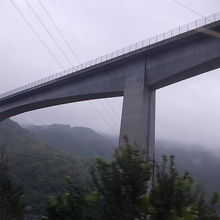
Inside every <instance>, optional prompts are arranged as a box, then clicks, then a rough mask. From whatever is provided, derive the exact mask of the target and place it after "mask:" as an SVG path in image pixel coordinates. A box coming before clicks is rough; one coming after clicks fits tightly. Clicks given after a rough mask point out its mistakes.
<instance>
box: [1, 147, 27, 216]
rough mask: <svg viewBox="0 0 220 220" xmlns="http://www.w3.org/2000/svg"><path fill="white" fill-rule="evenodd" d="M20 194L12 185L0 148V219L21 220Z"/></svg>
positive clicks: (6, 161) (2, 150)
mask: <svg viewBox="0 0 220 220" xmlns="http://www.w3.org/2000/svg"><path fill="white" fill-rule="evenodd" d="M23 208H24V207H23V203H22V192H21V191H20V189H19V188H18V187H17V186H15V185H14V184H13V183H12V180H11V177H10V173H9V168H8V159H7V157H6V152H5V148H4V147H0V219H17V220H20V219H22V214H23Z"/></svg>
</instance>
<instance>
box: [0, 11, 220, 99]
mask: <svg viewBox="0 0 220 220" xmlns="http://www.w3.org/2000/svg"><path fill="white" fill-rule="evenodd" d="M219 21H220V13H215V14H213V15H211V16H208V17H205V18H203V19H200V20H196V21H194V22H192V23H190V24H186V25H184V26H181V27H178V28H175V29H172V30H170V31H167V32H165V33H162V34H160V35H156V36H153V37H151V38H149V39H146V40H143V41H141V42H138V43H135V44H133V45H130V46H128V47H125V48H122V49H119V50H117V51H114V52H111V53H109V54H106V55H104V56H101V57H98V58H96V59H92V60H89V61H87V62H85V63H82V64H80V65H78V66H75V67H72V68H69V69H67V70H65V71H62V72H59V73H55V74H53V75H50V76H48V77H45V78H43V79H40V80H38V81H35V82H32V83H29V84H27V85H24V86H21V87H19V88H16V89H14V90H10V91H8V92H5V93H3V94H1V95H0V102H1V101H4V100H7V99H10V98H12V97H13V98H14V97H16V96H17V95H21V94H24V93H26V92H29V91H32V90H35V89H38V88H41V87H44V86H47V85H49V84H53V83H55V82H57V81H61V80H66V79H67V78H68V77H72V76H75V75H78V74H82V73H85V72H87V71H90V70H93V69H96V68H101V67H103V66H107V65H110V64H114V63H117V62H119V61H120V62H121V61H122V60H123V59H126V60H127V59H128V58H130V59H132V57H135V56H140V55H142V54H143V53H148V52H149V51H151V50H152V49H154V48H156V47H160V46H162V45H165V44H167V43H172V42H174V41H176V40H180V39H183V38H185V37H187V36H191V35H193V34H196V33H198V32H206V33H207V34H212V35H213V34H214V35H217V34H218V33H210V32H208V31H207V30H209V29H211V28H212V27H213V26H215V25H216V23H219ZM217 37H220V35H219V36H217Z"/></svg>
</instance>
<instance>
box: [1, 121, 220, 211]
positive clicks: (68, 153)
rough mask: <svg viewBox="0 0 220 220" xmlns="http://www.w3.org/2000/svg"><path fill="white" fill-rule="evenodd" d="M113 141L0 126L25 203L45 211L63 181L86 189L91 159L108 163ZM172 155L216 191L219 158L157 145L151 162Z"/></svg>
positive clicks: (64, 130)
mask: <svg viewBox="0 0 220 220" xmlns="http://www.w3.org/2000/svg"><path fill="white" fill-rule="evenodd" d="M113 143H117V137H113V136H112V137H111V136H105V135H103V134H102V135H101V134H98V133H97V132H95V131H93V130H92V129H89V128H83V127H70V126H69V125H60V124H55V125H48V126H35V125H32V126H28V127H26V128H25V129H23V128H21V127H20V126H19V125H18V124H16V123H15V122H13V121H11V120H5V121H2V122H0V145H3V144H6V146H7V153H8V157H9V161H10V167H11V174H12V176H13V179H14V181H15V182H17V183H19V184H20V185H22V186H23V188H24V194H25V201H26V204H28V205H31V206H32V207H33V208H34V209H35V210H38V211H39V210H43V209H44V208H45V205H46V202H47V198H48V196H51V195H59V194H61V193H62V192H64V191H65V187H66V185H65V181H64V176H65V175H68V176H71V177H72V178H73V179H74V181H75V183H76V184H79V185H81V186H86V185H87V184H88V181H89V172H88V170H89V167H91V165H92V164H93V163H94V161H95V158H97V157H102V158H105V159H110V158H111V156H112V153H113V152H114V147H115V144H113ZM163 154H169V155H170V154H172V155H175V156H176V165H177V167H178V169H179V170H180V172H184V171H189V172H190V173H191V174H192V176H193V177H194V178H195V179H196V182H197V183H202V184H203V185H204V187H205V190H206V191H207V192H208V193H210V192H213V191H218V192H220V189H219V185H220V171H219V167H220V160H219V155H218V154H214V153H213V152H211V151H210V152H209V151H207V150H205V149H203V148H202V147H201V149H200V148H199V147H198V146H197V147H194V146H190V145H186V144H184V143H175V142H168V141H164V140H163V141H161V140H158V141H156V160H157V161H160V160H161V155H163Z"/></svg>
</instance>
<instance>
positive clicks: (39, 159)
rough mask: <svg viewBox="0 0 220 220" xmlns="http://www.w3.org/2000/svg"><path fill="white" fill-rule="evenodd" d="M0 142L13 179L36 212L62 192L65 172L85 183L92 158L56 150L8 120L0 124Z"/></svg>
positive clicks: (78, 181)
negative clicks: (53, 196)
mask: <svg viewBox="0 0 220 220" xmlns="http://www.w3.org/2000/svg"><path fill="white" fill-rule="evenodd" d="M0 145H5V146H6V151H7V155H8V157H9V162H10V167H11V173H12V176H13V179H14V181H16V182H17V183H18V184H19V185H21V186H22V187H23V191H24V195H25V201H26V204H27V205H30V206H33V208H34V209H35V210H37V211H38V210H41V209H43V208H44V207H45V205H46V203H47V198H48V196H51V195H55V194H59V193H63V192H64V190H65V181H64V176H65V175H69V176H71V177H72V178H73V179H74V181H75V182H76V183H78V184H80V185H83V184H86V181H85V178H86V176H87V168H86V167H87V166H90V163H91V162H92V161H91V160H90V161H89V160H83V159H79V158H77V157H74V156H73V155H68V154H66V153H63V152H61V151H59V150H58V149H55V148H53V147H51V146H49V145H48V144H46V143H45V142H44V141H41V140H39V139H38V138H36V137H34V136H33V135H31V134H29V133H28V132H27V131H26V130H24V129H22V128H21V127H20V126H19V125H17V124H16V123H14V122H13V121H11V120H5V121H3V122H1V123H0ZM87 164H88V165H87Z"/></svg>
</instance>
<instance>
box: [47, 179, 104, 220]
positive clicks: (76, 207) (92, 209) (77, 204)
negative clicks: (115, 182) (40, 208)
mask: <svg viewBox="0 0 220 220" xmlns="http://www.w3.org/2000/svg"><path fill="white" fill-rule="evenodd" d="M66 181H67V184H68V193H65V195H64V196H63V197H60V196H55V197H52V198H50V201H49V203H48V207H47V217H48V218H49V219H51V220H102V215H101V213H102V211H101V209H100V208H99V207H101V206H100V197H99V194H98V193H97V192H86V191H84V190H82V189H80V188H79V187H76V186H75V185H74V184H73V183H72V182H71V181H70V178H69V177H66Z"/></svg>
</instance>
